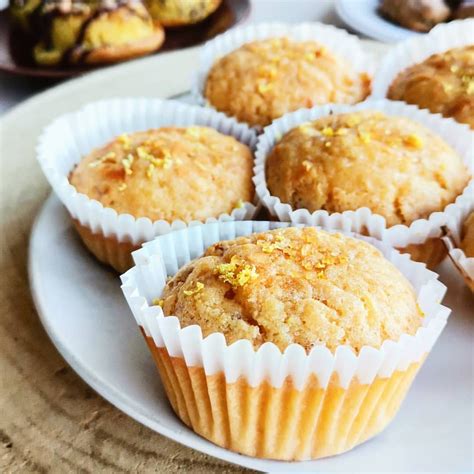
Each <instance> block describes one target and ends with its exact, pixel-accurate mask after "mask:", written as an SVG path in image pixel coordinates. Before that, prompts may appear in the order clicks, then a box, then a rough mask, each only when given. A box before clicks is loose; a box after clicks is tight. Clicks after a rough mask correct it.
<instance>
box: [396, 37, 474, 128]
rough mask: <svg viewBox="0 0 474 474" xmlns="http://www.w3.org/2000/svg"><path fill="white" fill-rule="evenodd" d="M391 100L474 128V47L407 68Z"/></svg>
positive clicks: (439, 55) (435, 55) (458, 49)
mask: <svg viewBox="0 0 474 474" xmlns="http://www.w3.org/2000/svg"><path fill="white" fill-rule="evenodd" d="M387 97H388V98H389V99H392V100H403V101H405V102H408V103H409V104H416V105H418V106H419V107H421V108H426V109H429V110H430V111H431V112H433V113H440V114H442V115H444V116H445V117H453V118H454V119H455V120H457V121H458V122H461V123H467V124H468V125H469V126H470V127H471V128H473V129H474V45H470V46H465V47H462V48H454V49H450V50H448V51H445V52H444V53H440V54H433V55H432V56H430V57H429V58H428V59H426V60H425V61H423V62H422V63H419V64H415V65H414V66H411V67H409V68H407V69H405V70H404V71H402V72H401V73H400V74H399V75H398V76H397V77H396V78H395V80H394V81H393V83H392V85H391V86H390V88H389V90H388V94H387Z"/></svg>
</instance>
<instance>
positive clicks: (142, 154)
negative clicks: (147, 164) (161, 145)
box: [137, 146, 155, 161]
mask: <svg viewBox="0 0 474 474" xmlns="http://www.w3.org/2000/svg"><path fill="white" fill-rule="evenodd" d="M137 155H138V158H140V159H141V160H148V161H153V160H154V159H155V157H154V156H153V155H152V154H151V153H150V152H149V151H148V150H147V149H146V148H145V147H143V146H139V147H138V148H137Z"/></svg>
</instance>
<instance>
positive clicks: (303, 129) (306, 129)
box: [298, 123, 313, 135]
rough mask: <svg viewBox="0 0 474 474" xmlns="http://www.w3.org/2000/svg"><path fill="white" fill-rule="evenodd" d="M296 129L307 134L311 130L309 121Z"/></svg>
mask: <svg viewBox="0 0 474 474" xmlns="http://www.w3.org/2000/svg"><path fill="white" fill-rule="evenodd" d="M298 130H299V131H300V132H301V133H304V134H305V135H309V134H310V133H311V132H312V130H313V129H312V128H311V125H310V124H309V123H304V124H303V125H300V126H299V127H298Z"/></svg>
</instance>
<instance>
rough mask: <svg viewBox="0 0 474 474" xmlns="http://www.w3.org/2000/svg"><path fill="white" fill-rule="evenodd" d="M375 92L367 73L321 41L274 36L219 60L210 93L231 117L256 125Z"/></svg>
mask: <svg viewBox="0 0 474 474" xmlns="http://www.w3.org/2000/svg"><path fill="white" fill-rule="evenodd" d="M369 92H370V80H369V78H368V77H367V75H366V74H359V73H358V72H356V71H354V70H353V69H352V67H351V65H350V64H348V63H347V62H346V61H344V60H343V59H342V58H339V57H337V56H335V55H333V54H332V53H331V52H330V51H328V50H327V49H326V48H325V47H324V46H322V45H320V44H318V43H316V42H315V41H299V42H298V41H293V40H291V39H288V38H273V39H267V40H262V41H254V42H252V43H247V44H244V45H243V46H241V47H240V48H238V49H236V50H235V51H233V52H231V53H229V54H227V55H226V56H224V57H223V58H221V59H219V60H218V61H217V62H216V63H215V64H214V65H213V67H212V68H211V70H210V72H209V75H208V77H207V80H206V84H205V90H204V95H205V97H206V99H207V100H208V101H209V103H210V104H211V105H212V106H213V107H214V108H216V109H217V110H220V111H222V112H224V113H226V114H227V115H230V116H233V117H237V119H238V120H240V121H242V122H246V123H248V124H251V125H252V126H265V125H268V124H269V123H270V122H271V121H272V120H273V119H276V118H278V117H280V116H282V115H283V114H285V113H287V112H291V111H294V110H297V109H299V108H302V107H311V106H313V105H316V104H326V103H329V102H335V103H347V104H353V103H356V102H360V101H362V100H364V99H365V98H366V97H367V95H368V94H369Z"/></svg>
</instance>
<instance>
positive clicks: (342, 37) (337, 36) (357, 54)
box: [192, 22, 375, 108]
mask: <svg viewBox="0 0 474 474" xmlns="http://www.w3.org/2000/svg"><path fill="white" fill-rule="evenodd" d="M278 37H288V38H292V39H294V40H296V41H308V40H314V41H316V42H318V43H320V44H322V45H324V46H325V47H326V48H327V49H328V50H330V51H331V52H332V53H333V54H334V55H336V56H339V57H342V58H343V59H345V60H346V61H347V62H348V63H349V64H351V65H352V67H353V68H354V70H355V71H357V72H360V73H362V72H366V73H367V74H368V75H369V76H371V77H372V74H373V73H374V70H375V62H374V59H373V57H372V56H371V55H370V54H369V53H367V52H366V51H365V50H364V48H363V46H362V43H361V41H360V40H359V38H358V37H357V36H354V35H351V34H349V33H348V32H347V31H346V30H342V29H339V28H336V27H334V26H332V25H325V24H323V23H316V22H314V23H310V22H308V23H299V24H297V25H294V24H289V23H288V24H287V23H257V24H254V25H249V26H244V27H240V28H233V29H231V30H229V31H227V32H226V33H224V34H221V35H219V36H216V37H215V38H214V39H212V40H210V41H208V42H207V43H206V44H205V45H204V46H203V47H202V48H201V53H200V56H199V67H198V72H197V74H196V76H195V78H194V82H193V86H192V93H193V96H194V97H195V100H196V101H197V102H198V103H199V104H201V105H207V106H208V107H211V108H212V105H211V104H209V103H208V101H207V100H206V98H205V97H204V88H205V85H206V79H207V75H208V73H209V70H210V69H211V67H212V66H213V65H214V63H215V62H216V61H217V60H219V59H220V58H221V57H222V56H225V55H226V54H228V53H230V52H231V51H234V50H235V49H238V48H239V47H240V46H242V45H243V44H245V43H249V42H251V41H256V40H264V39H267V38H278Z"/></svg>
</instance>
